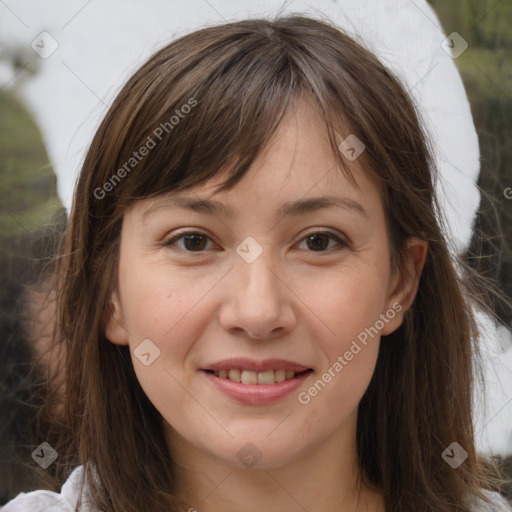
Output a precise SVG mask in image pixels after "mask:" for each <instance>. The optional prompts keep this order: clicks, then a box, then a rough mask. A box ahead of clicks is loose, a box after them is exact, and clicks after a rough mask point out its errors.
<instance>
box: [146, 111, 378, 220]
mask: <svg viewBox="0 0 512 512" xmlns="http://www.w3.org/2000/svg"><path fill="white" fill-rule="evenodd" d="M341 140H342V138H341V136H340V141H341ZM361 160H362V159H361ZM361 160H360V161H358V160H357V159H356V160H354V161H349V160H346V169H347V170H349V172H350V173H351V174H352V176H353V178H354V182H351V180H349V179H348V178H347V176H346V175H345V172H344V170H343V169H341V168H340V166H339V165H338V163H337V161H336V158H335V156H334V154H333V152H332V148H331V146H330V144H329V140H328V137H327V132H326V129H325V124H324V122H323V121H322V119H321V118H320V117H319V115H318V114H317V113H316V111H315V110H313V109H312V108H311V107H309V106H308V105H307V104H305V103H304V102H296V103H295V104H294V105H293V106H292V108H290V109H289V110H288V111H287V113H286V114H285V116H284V118H283V119H282V121H281V123H280V125H279V127H278V129H277V131H276V132H275V134H274V136H273V138H272V139H271V140H270V142H269V143H268V144H267V146H266V147H265V148H264V149H263V150H262V152H261V153H260V155H259V156H258V157H257V158H256V160H255V161H254V162H253V164H252V165H251V167H250V168H249V170H248V172H247V173H246V175H245V176H244V177H243V178H242V180H241V181H239V182H238V183H237V184H236V185H235V186H234V187H233V188H232V189H229V190H225V191H217V188H218V187H219V186H220V185H221V184H222V183H223V182H224V181H225V179H226V178H227V176H228V169H225V170H222V171H221V172H219V173H218V174H217V175H216V176H215V177H214V178H212V179H210V180H209V181H208V182H206V183H201V184H200V185H197V186H195V187H192V188H191V189H189V190H185V191H182V192H179V193H173V192H171V193H169V194H165V195H164V196H163V197H157V198H154V199H152V200H148V201H145V203H146V204H145V208H144V209H143V212H142V214H143V217H144V218H146V217H147V214H148V213H149V212H151V211H154V210H155V209H158V208H159V207H160V206H173V205H174V206H187V207H190V206H192V209H196V211H203V213H209V214H214V215H222V216H226V217H229V216H233V215H234V214H235V213H239V212H240V209H245V208H255V209H258V208H261V207H262V206H264V208H265V210H269V209H275V210H276V212H277V213H278V214H279V215H284V214H292V215H293V214H297V213H301V212H303V213H305V212H306V211H307V210H308V208H309V209H310V210H311V211H313V210H314V203H315V199H316V205H317V206H318V205H319V204H320V203H324V205H326V203H327V202H330V203H332V204H334V203H337V205H338V206H341V207H344V208H345V209H346V210H347V211H350V210H352V211H353V212H358V211H359V213H361V214H364V215H366V216H368V215H369V214H370V213H371V210H372V209H373V210H374V209H375V208H379V207H381V200H380V192H379V190H378V188H377V186H376V184H375V183H374V182H373V180H372V179H370V178H369V176H368V173H367V172H366V170H365V169H364V168H363V166H362V165H361V163H360V162H361ZM319 197H322V198H324V199H322V200H321V201H319V200H318V198H319ZM181 198H187V199H186V200H182V201H174V200H173V199H181ZM194 198H195V201H194ZM206 198H209V199H210V201H209V202H205V201H204V199H206ZM199 200H203V201H202V202H201V201H199ZM312 206H313V207H312Z"/></svg>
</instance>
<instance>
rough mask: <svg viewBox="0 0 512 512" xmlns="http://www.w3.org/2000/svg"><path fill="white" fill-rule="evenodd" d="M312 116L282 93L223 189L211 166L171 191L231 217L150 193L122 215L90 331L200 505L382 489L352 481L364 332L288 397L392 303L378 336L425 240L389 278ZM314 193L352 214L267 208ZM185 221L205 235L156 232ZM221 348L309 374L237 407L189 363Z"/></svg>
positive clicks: (378, 501)
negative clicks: (284, 107)
mask: <svg viewBox="0 0 512 512" xmlns="http://www.w3.org/2000/svg"><path fill="white" fill-rule="evenodd" d="M321 123H322V122H321V120H320V119H319V118H318V117H317V115H316V114H315V113H314V112H313V111H312V110H310V109H309V107H307V106H306V105H305V104H300V103H299V104H297V105H295V108H294V109H293V110H290V111H289V112H288V113H287V115H286V116H285V118H284V119H283V122H282V123H281V125H280V127H279V129H278V131H277V133H276V135H275V137H274V139H273V141H272V143H271V144H270V145H269V146H268V147H267V148H266V150H265V151H264V152H263V153H262V154H261V155H260V157H259V158H258V159H257V160H256V161H255V162H254V164H253V166H252V168H251V169H250V170H249V172H248V174H247V175H246V176H245V177H244V178H243V179H242V181H241V182H240V183H238V184H237V185H236V186H235V187H234V188H233V189H232V190H230V191H227V192H222V193H219V194H216V195H215V196H212V193H213V186H214V185H215V184H217V183H218V182H220V179H221V176H219V181H218V180H217V179H215V181H214V182H210V183H208V184H207V185H204V186H201V187H197V188H195V189H194V190H193V191H191V190H188V191H185V192H183V193H182V194H183V195H186V196H193V197H196V198H198V197H200V198H207V197H212V198H214V199H217V200H219V201H221V202H222V203H224V204H225V205H227V206H229V207H231V208H232V209H233V210H234V212H235V214H234V216H233V217H232V218H229V217H218V216H216V215H208V214H202V213H198V212H193V211H190V210H185V209H181V208H179V207H176V206H161V207H158V208H155V209H153V211H152V212H151V213H148V214H147V216H146V218H145V221H144V220H143V215H144V213H145V212H147V211H148V209H150V208H151V207H152V206H154V205H155V203H156V202H157V201H159V200H161V199H162V198H161V197H160V198H156V199H148V200H143V201H139V202H138V203H136V204H135V205H134V206H133V207H132V208H130V209H129V210H128V211H127V212H126V214H125V217H124V219H123V226H122V233H121V250H120V262H119V286H118V288H117V289H116V290H115V292H113V294H112V297H111V300H112V303H113V305H114V310H113V314H112V317H111V319H110V321H109V322H108V326H107V331H106V335H107V337H108V339H109V340H110V341H111V342H113V343H116V344H120V345H126V344H129V345H130V348H131V352H132V359H133V364H134V368H135V372H136V374H137V378H138V379H139V382H140V384H141V386H142V388H143V389H144V391H145V393H146V394H147V396H148V397H149V399H150V400H151V402H152V403H153V404H154V406H155V407H156V408H157V409H158V410H159V412H160V413H161V414H162V416H163V418H164V419H165V421H166V423H167V425H166V426H167V437H168V442H169V446H170V448H171V452H172V454H173V457H174V459H175V461H176V468H177V475H178V480H179V486H178V489H179V492H180V495H181V496H182V497H183V498H184V500H185V501H186V503H189V504H190V507H196V508H197V510H199V511H201V512H203V511H204V512H208V511H214V510H220V509H222V510H224V511H231V510H233V511H234V510H248V511H253V510H254V511H256V510H272V511H273V510H276V511H277V510H289V511H295V510H297V511H299V510H304V508H305V509H307V510H311V511H313V510H314V511H318V512H322V511H324V510H325V511H326V510H347V512H352V511H353V510H354V511H355V510H365V511H384V502H383V497H382V496H381V495H379V494H378V493H374V492H371V491H370V490H369V489H366V488H362V487H361V488H360V487H358V485H357V481H356V479H357V465H356V464H357V453H356V437H355V436H356V421H357V406H358V403H359V401H360V400H361V397H362V396H363V394H364V392H365V390H366V388H367V386H368V384H369V382H370V379H371V377H372V374H373V371H374V368H375V363H376V359H377V355H378V348H379V336H375V337H374V338H373V339H371V340H370V341H369V343H368V344H367V345H366V346H365V347H364V348H363V349H362V350H361V351H360V352H359V353H358V354H357V355H355V356H354V357H353V359H352V360H351V361H350V362H349V363H348V364H347V365H346V366H345V367H344V368H343V370H342V371H341V372H339V373H337V374H336V377H334V378H333V379H332V380H331V382H329V383H328V384H327V385H326V386H325V388H324V389H322V390H321V391H320V392H319V393H318V394H317V395H316V396H315V397H313V398H312V399H311V401H310V402H309V403H308V404H307V405H302V404H300V403H299V402H298V400H297V395H298V393H299V392H300V391H305V390H307V389H308V388H309V387H310V386H311V385H312V384H313V383H314V382H315V381H316V380H317V379H318V378H320V376H321V375H322V373H324V372H325V371H326V370H327V369H328V368H329V367H332V365H333V364H334V363H335V361H336V360H337V358H338V356H343V354H345V352H346V351H347V350H349V348H350V346H351V343H352V341H353V340H355V339H356V338H357V336H358V334H360V333H361V332H362V331H364V329H365V328H369V327H371V326H374V325H375V323H376V321H377V320H378V319H379V315H381V314H385V313H386V312H387V311H389V310H390V309H393V304H396V303H399V304H401V305H402V309H401V311H400V312H398V313H397V314H396V315H395V316H394V318H393V319H392V320H389V322H387V323H386V324H385V326H384V328H383V329H382V331H381V334H382V335H386V334H389V333H391V332H393V331H394V330H396V329H397V328H398V327H399V325H400V324H401V322H402V320H403V313H404V312H405V311H406V310H407V309H408V307H409V306H410V304H411V302H412V301H413V299H414V296H415V293H416V290H417V286H418V279H419V275H420V273H421V269H422V267H423V263H424V261H425V256H426V251H427V243H426V242H424V241H421V240H419V239H416V238H412V239H411V240H410V241H409V244H408V248H407V250H406V253H405V267H406V268H404V269H403V270H404V272H403V274H405V277H401V276H400V275H399V274H398V273H392V272H391V267H390V263H389V259H390V247H389V240H388V237H387V230H386V222H385V214H384V210H383V205H382V201H381V198H380V194H379V190H378V188H377V187H376V185H375V184H373V183H372V181H370V180H369V179H368V178H367V177H366V175H365V174H364V173H363V171H362V169H360V167H359V166H358V162H357V160H356V161H355V162H353V163H352V164H351V166H352V169H353V171H354V175H355V177H356V181H357V185H358V187H359V188H354V187H353V186H352V185H351V184H350V182H349V181H348V180H347V179H346V178H345V177H344V176H343V174H342V172H341V170H340V169H338V168H336V167H335V161H334V157H333V156H332V153H331V151H330V149H329V146H328V142H327V139H326V137H325V135H324V132H323V128H322V124H321ZM324 195H336V196H338V197H343V198H348V199H350V200H352V201H356V202H357V203H359V204H360V205H361V206H362V207H363V208H364V210H365V212H366V215H363V214H361V213H359V212H357V211H353V210H351V209H346V208H339V207H330V208H326V209H322V210H319V211H316V212H309V213H306V214H304V215H300V216H293V217H283V216H281V215H279V214H278V212H277V209H278V207H279V206H280V205H281V204H282V203H284V202H287V201H294V200H298V199H304V198H312V197H318V196H324ZM184 228H185V229H184ZM314 228H319V229H318V230H319V231H321V232H325V231H331V232H334V233H335V234H336V235H337V236H339V237H340V238H341V239H342V240H344V241H345V242H346V244H347V245H343V244H342V245H339V243H338V242H337V241H336V240H335V239H330V241H329V242H328V246H327V245H326V246H322V242H320V241H318V242H316V243H318V244H319V245H320V246H321V247H322V249H319V250H316V251H315V248H316V246H315V242H313V243H310V244H308V242H307V240H306V239H305V237H306V235H309V234H310V233H311V231H312V229H314ZM187 230H190V231H194V232H200V233H204V234H205V235H206V236H207V237H209V238H207V241H206V242H204V243H205V245H204V246H202V247H204V248H203V249H202V252H197V251H196V252H193V251H190V250H189V251H188V252H187V250H186V248H185V247H186V246H185V241H184V239H181V240H179V241H177V242H175V244H174V246H173V247H174V249H173V248H172V247H171V246H167V247H166V246H165V245H164V243H165V242H166V240H169V239H170V238H172V237H173V236H175V235H177V234H178V231H180V232H185V231H187ZM247 236H251V237H253V238H254V239H255V240H256V241H257V242H258V244H259V245H260V246H261V247H262V249H263V252H262V254H261V255H260V256H259V257H258V258H257V259H256V260H255V261H254V262H252V263H247V262H246V261H244V259H242V258H241V257H240V256H239V255H238V254H237V252H236V248H237V246H238V245H239V244H240V243H241V242H242V241H243V240H244V239H245V238H246V237H247ZM326 244H327V242H326ZM189 247H190V246H189ZM325 247H326V248H325ZM148 338H149V339H150V340H151V341H152V342H153V343H154V344H155V345H156V346H157V347H158V348H159V350H160V351H161V352H160V356H159V357H158V358H157V359H156V360H155V361H154V362H153V363H152V364H151V365H149V366H145V365H143V364H142V363H141V362H140V361H139V360H138V359H137V358H136V357H135V356H134V355H133V351H134V349H135V348H136V347H137V346H138V345H139V344H140V343H141V341H142V340H144V339H148ZM231 357H247V358H252V359H256V360H263V359H267V358H274V357H275V358H282V359H286V360H290V361H294V362H297V363H300V364H302V365H304V366H306V367H308V368H312V369H313V370H314V372H313V374H312V375H310V376H309V377H308V379H307V380H306V381H305V382H304V383H303V384H302V386H301V388H300V389H299V390H298V391H297V392H293V393H291V394H290V395H289V396H287V397H285V398H284V399H282V400H280V401H279V402H276V403H273V404H270V405H246V404H241V403H238V402H235V401H234V400H232V399H230V398H228V397H227V396H225V395H224V394H222V393H221V392H220V391H218V390H216V388H215V387H214V386H213V385H212V384H211V383H210V382H209V380H208V379H207V378H206V376H205V375H204V373H203V372H201V371H200V370H199V369H200V368H205V367H207V365H208V364H211V363H214V362H216V361H220V360H222V359H226V358H231ZM248 442H250V443H252V444H254V445H255V446H256V447H257V449H258V451H259V452H260V453H261V459H260V460H259V461H258V463H257V464H256V465H255V466H253V467H252V468H247V467H245V466H244V465H243V463H242V462H241V460H239V458H238V457H237V452H238V451H239V450H240V449H241V448H242V447H243V446H244V445H245V444H246V443H248ZM358 497H359V501H358ZM340 506H341V507H343V508H340ZM303 507H304V508H303Z"/></svg>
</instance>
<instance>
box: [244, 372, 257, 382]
mask: <svg viewBox="0 0 512 512" xmlns="http://www.w3.org/2000/svg"><path fill="white" fill-rule="evenodd" d="M242 383H243V384H258V374H257V373H256V372H249V371H247V370H243V371H242Z"/></svg>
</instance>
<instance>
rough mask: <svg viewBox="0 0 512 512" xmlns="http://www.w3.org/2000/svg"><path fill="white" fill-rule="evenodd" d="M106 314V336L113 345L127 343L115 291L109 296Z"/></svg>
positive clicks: (120, 309) (126, 333) (119, 303)
mask: <svg viewBox="0 0 512 512" xmlns="http://www.w3.org/2000/svg"><path fill="white" fill-rule="evenodd" d="M106 314H107V318H106V326H105V336H106V338H107V339H108V340H109V341H111V342H112V343H114V344H115V345H128V332H127V330H126V328H125V324H124V318H123V311H122V308H121V302H120V300H119V295H118V293H117V291H114V292H112V294H111V296H110V301H109V302H108V311H107V313H106Z"/></svg>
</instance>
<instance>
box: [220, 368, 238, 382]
mask: <svg viewBox="0 0 512 512" xmlns="http://www.w3.org/2000/svg"><path fill="white" fill-rule="evenodd" d="M228 376H229V377H228V378H229V380H234V381H235V382H240V381H241V380H242V372H241V371H240V370H229V374H228ZM219 377H220V371H219Z"/></svg>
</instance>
